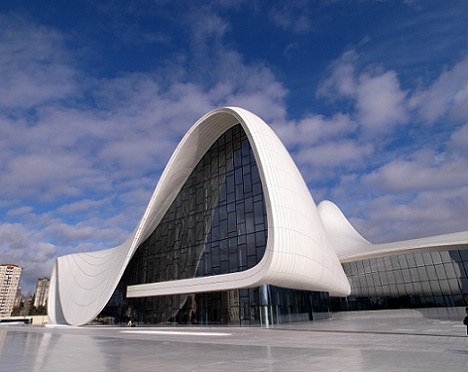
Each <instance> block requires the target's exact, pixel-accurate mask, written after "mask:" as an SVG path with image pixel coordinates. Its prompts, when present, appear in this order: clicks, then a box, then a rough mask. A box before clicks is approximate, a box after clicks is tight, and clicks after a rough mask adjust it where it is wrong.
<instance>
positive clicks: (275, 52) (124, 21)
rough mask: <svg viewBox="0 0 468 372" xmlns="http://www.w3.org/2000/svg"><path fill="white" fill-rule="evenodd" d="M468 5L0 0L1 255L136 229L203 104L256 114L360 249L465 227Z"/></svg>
mask: <svg viewBox="0 0 468 372" xmlns="http://www.w3.org/2000/svg"><path fill="white" fill-rule="evenodd" d="M467 15H468V2H466V1H465V0H448V1H443V2H442V1H431V0H428V1H426V0H425V1H418V0H407V1H396V0H395V1H370V0H369V1H364V0H362V1H358V0H355V1H352V0H348V1H326V0H323V1H320V0H315V1H243V0H237V1H198V0H195V1H100V2H92V1H63V2H56V1H54V2H52V1H41V2H37V1H21V0H19V1H3V2H1V3H0V262H1V263H7V262H8V263H15V264H18V265H21V266H23V268H24V274H23V284H22V285H23V288H24V289H26V290H28V289H32V288H33V285H34V283H35V281H36V279H37V278H38V277H40V276H48V275H50V271H51V268H52V264H53V261H54V259H55V258H56V257H58V256H61V255H64V254H67V253H71V252H80V251H89V250H98V249H104V248H110V247H114V246H116V245H118V244H120V243H121V242H123V241H124V240H125V238H126V237H127V236H128V234H129V232H130V231H132V230H133V228H134V227H135V225H136V224H137V222H138V220H139V218H140V217H141V215H142V213H143V211H144V208H145V207H146V205H147V203H148V201H149V198H150V195H151V193H152V191H153V190H154V187H155V186H156V183H157V181H158V179H159V176H160V174H161V172H162V170H163V169H164V166H165V164H166V162H167V160H168V159H169V157H170V155H171V154H172V151H173V150H174V149H175V147H176V145H177V144H178V142H179V141H180V139H181V138H182V136H183V135H184V134H185V132H186V131H187V130H188V128H189V127H190V126H191V125H192V124H193V123H194V122H195V121H196V120H197V119H198V118H199V117H201V116H202V115H203V114H205V113H206V112H208V111H209V110H211V109H213V108H216V107H220V106H225V105H232V106H240V107H243V108H246V109H248V110H251V111H252V112H254V113H256V114H257V115H259V116H260V117H262V118H263V119H264V120H265V121H266V122H267V123H268V124H269V125H271V127H272V128H273V129H274V130H275V131H276V133H277V134H278V136H279V137H280V138H281V139H282V141H283V142H284V143H285V145H286V146H287V148H288V149H289V150H290V152H291V154H292V155H293V157H294V160H295V161H296V163H297V165H298V167H299V169H300V171H301V172H302V174H303V177H304V179H305V180H306V182H307V184H308V185H309V187H310V190H311V193H312V195H313V197H314V199H315V201H316V202H317V203H318V202H320V201H321V200H323V199H329V200H332V201H333V202H335V203H336V204H337V205H338V206H339V207H340V208H341V209H342V210H343V212H344V213H345V215H346V216H347V217H348V218H349V219H350V220H351V222H352V223H353V224H354V226H355V227H356V228H357V229H358V231H359V232H360V233H361V234H363V235H364V237H366V238H367V239H368V240H370V241H372V242H376V243H377V242H386V241H395V240H402V239H411V238H417V237H421V236H429V235H436V234H443V233H449V232H456V231H463V230H468V208H467V206H468V53H467V51H468V21H467V19H468V18H467Z"/></svg>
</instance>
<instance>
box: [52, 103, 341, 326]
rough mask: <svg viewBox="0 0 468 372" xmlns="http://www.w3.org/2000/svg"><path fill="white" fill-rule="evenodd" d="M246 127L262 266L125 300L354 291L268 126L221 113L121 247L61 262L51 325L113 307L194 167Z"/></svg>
mask: <svg viewBox="0 0 468 372" xmlns="http://www.w3.org/2000/svg"><path fill="white" fill-rule="evenodd" d="M239 123H240V124H241V125H242V127H243V129H244V130H245V132H246V134H247V137H248V139H249V142H250V144H251V147H252V150H253V152H254V154H255V158H256V161H257V166H258V169H259V173H260V177H261V180H262V186H263V190H264V198H265V204H266V213H267V219H268V241H267V246H266V250H265V254H264V257H263V258H262V260H261V261H260V262H259V263H258V264H257V265H256V266H255V267H253V268H251V269H249V270H246V271H242V272H237V273H231V274H223V275H216V276H210V277H202V278H192V279H184V280H174V281H168V282H159V283H151V284H143V285H136V286H131V287H129V288H128V291H127V296H129V297H142V296H157V295H166V294H179V293H195V292H208V291H219V290H228V289H234V288H245V287H255V286H259V285H263V284H272V285H276V286H280V287H286V288H292V289H303V290H315V291H327V292H330V294H332V295H337V296H345V295H348V294H349V291H350V286H349V283H348V280H347V278H346V275H345V273H344V272H343V269H342V267H341V264H340V261H339V260H338V257H337V255H336V253H335V250H334V249H333V246H332V244H331V243H330V241H329V238H328V236H327V234H326V231H325V229H324V226H323V223H322V219H321V217H320V215H319V212H318V210H317V207H316V205H315V202H314V201H313V199H312V196H311V195H310V192H309V190H308V188H307V186H306V184H305V182H304V180H303V179H302V176H301V175H300V173H299V171H298V169H297V167H296V165H295V164H294V162H293V160H292V159H291V157H290V155H289V153H288V151H287V150H286V149H285V147H284V146H283V144H282V143H281V141H280V140H279V139H278V137H277V136H276V135H275V134H274V132H273V131H272V130H271V129H270V127H269V126H268V125H266V124H265V123H264V122H263V120H261V119H260V118H259V117H257V116H256V115H254V114H252V113H250V112H248V111H246V110H243V109H240V108H233V107H231V108H229V107H227V108H220V109H216V110H214V111H211V112H210V113H208V114H206V115H205V116H204V117H202V118H201V119H200V120H199V121H198V122H197V123H195V124H194V125H193V126H192V128H191V129H190V130H189V131H188V133H187V134H186V135H185V136H184V138H183V139H182V141H181V142H180V144H179V145H178V147H177V148H176V150H175V152H174V154H173V155H172V157H171V159H170V160H169V163H168V164H167V166H166V169H165V170H164V172H163V174H162V175H161V178H160V180H159V182H158V185H157V187H156V189H155V191H154V193H153V195H152V197H151V200H150V202H149V204H148V207H147V208H146V211H145V213H144V215H143V217H142V219H141V220H140V222H139V224H138V226H137V227H136V229H135V230H134V231H133V233H132V234H131V235H130V237H129V238H128V239H127V241H126V242H125V243H123V244H122V245H120V246H119V247H116V248H112V249H108V250H104V251H99V252H89V253H77V254H71V255H67V256H63V257H60V258H58V259H57V261H56V266H55V268H54V272H53V273H52V282H51V289H50V293H49V320H50V322H51V323H68V324H73V325H81V324H85V323H87V322H89V321H90V320H92V319H93V318H94V317H95V316H96V315H97V314H99V312H100V311H101V310H102V308H103V307H104V306H105V305H106V303H107V302H108V300H109V299H110V297H111V295H112V293H113V291H114V290H115V288H116V286H117V284H118V282H119V280H120V278H121V277H122V275H123V273H124V270H125V268H126V267H127V265H128V263H129V261H130V259H131V258H132V256H133V254H134V253H135V250H136V249H137V248H138V246H139V245H140V244H141V243H142V242H143V241H144V240H146V238H147V237H148V236H149V235H150V234H151V233H152V232H153V231H154V229H155V228H156V227H157V226H158V224H159V223H160V221H161V220H162V218H163V216H164V215H165V213H166V212H167V210H168V208H169V207H170V205H171V203H172V202H173V201H174V200H175V198H176V196H177V195H178V193H179V191H180V190H181V188H182V186H183V185H184V183H185V182H186V180H187V179H188V177H189V176H190V174H191V172H192V171H193V169H194V168H195V167H196V165H197V163H198V162H199V161H200V159H201V158H202V157H203V155H204V154H205V153H206V152H207V151H208V149H209V148H210V147H211V145H212V144H213V143H214V142H215V141H216V140H217V139H218V138H219V137H220V136H221V135H222V134H223V133H224V132H226V131H227V130H228V129H229V128H231V127H232V126H234V125H237V124H239Z"/></svg>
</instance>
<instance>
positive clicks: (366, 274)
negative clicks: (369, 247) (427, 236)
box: [335, 250, 468, 310]
mask: <svg viewBox="0 0 468 372" xmlns="http://www.w3.org/2000/svg"><path fill="white" fill-rule="evenodd" d="M343 268H344V270H345V273H346V275H347V276H348V280H349V281H350V284H351V293H352V296H350V297H348V301H347V302H346V307H348V308H349V309H351V310H367V309H389V308H418V307H451V306H465V305H467V304H468V279H467V273H468V250H451V251H434V252H424V253H409V254H403V255H398V256H390V257H380V258H373V259H368V260H361V261H355V262H349V263H344V264H343ZM335 304H336V302H335ZM343 305H344V303H343V302H341V303H340V306H339V307H341V308H343V307H345V306H343Z"/></svg>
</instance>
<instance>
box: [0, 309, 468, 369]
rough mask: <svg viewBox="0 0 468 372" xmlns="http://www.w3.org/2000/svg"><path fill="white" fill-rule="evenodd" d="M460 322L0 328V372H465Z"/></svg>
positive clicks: (401, 316)
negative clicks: (269, 325) (257, 326)
mask: <svg viewBox="0 0 468 372" xmlns="http://www.w3.org/2000/svg"><path fill="white" fill-rule="evenodd" d="M452 315H453V314H452ZM457 316H458V314H455V315H454V316H452V320H447V319H445V320H443V319H441V318H440V317H439V318H438V319H436V318H432V317H429V316H427V314H424V315H423V314H421V313H420V312H418V311H415V310H414V311H413V310H405V311H398V310H397V311H392V310H387V311H378V312H355V313H338V314H334V316H333V319H331V320H322V321H317V322H309V323H296V324H293V325H287V326H286V325H280V326H277V327H273V328H269V329H265V328H254V327H243V328H237V327H172V328H169V327H152V328H149V327H137V328H118V327H103V326H100V327H97V326H95V327H91V326H88V327H79V328H74V327H37V326H20V325H16V326H15V325H8V326H7V325H2V326H0V370H1V371H11V372H14V371H28V372H29V371H40V372H43V371H47V372H54V371H57V372H58V371H60V372H63V371H67V372H72V371H132V372H133V371H347V372H349V371H392V372H393V371H445V372H448V371H451V372H453V371H467V370H468V337H466V336H465V333H466V329H465V326H464V325H463V324H462V323H461V319H462V318H463V316H464V314H463V312H461V314H459V316H460V320H457V319H456V317H457Z"/></svg>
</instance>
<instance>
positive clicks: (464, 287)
mask: <svg viewBox="0 0 468 372" xmlns="http://www.w3.org/2000/svg"><path fill="white" fill-rule="evenodd" d="M467 272H468V232H461V233H453V234H447V235H440V236H435V237H429V238H421V239H414V240H409V241H402V242H395V243H386V244H371V243H370V242H368V241H367V240H365V239H364V238H363V237H362V236H361V235H359V233H357V231H356V230H355V229H354V228H353V227H352V226H351V224H350V223H349V222H348V220H347V219H346V218H345V217H344V215H343V214H342V213H341V211H340V210H339V209H338V207H337V206H336V205H335V204H333V203H332V202H330V201H323V202H321V203H320V204H319V205H318V206H317V205H316V204H315V202H314V200H313V198H312V196H311V194H310V192H309V190H308V188H307V186H306V184H305V182H304V180H303V179H302V176H301V174H300V173H299V171H298V169H297V167H296V165H295V164H294V161H293V160H292V158H291V156H290V155H289V153H288V151H287V150H286V148H285V147H284V145H283V144H282V143H281V141H280V140H279V139H278V137H277V136H276V135H275V133H274V132H273V131H272V130H271V129H270V127H269V126H268V125H267V124H265V123H264V122H263V121H262V120H261V119H260V118H259V117H257V116H256V115H254V114H252V113H250V112H248V111H246V110H244V109H240V108H235V107H227V108H220V109H216V110H214V111H211V112H209V113H208V114H206V115H205V116H203V117H202V118H201V119H200V120H199V121H198V122H196V123H195V124H194V125H193V126H192V128H191V129H190V130H189V131H188V133H187V134H186V135H185V137H184V138H183V139H182V141H181V142H180V144H179V145H178V147H177V148H176V150H175V152H174V154H173V155H172V157H171V159H170V160H169V163H168V164H167V166H166V169H165V170H164V172H163V174H162V175H161V178H160V180H159V182H158V184H157V187H156V189H155V191H154V193H153V195H152V197H151V200H150V201H149V204H148V206H147V208H146V210H145V212H144V214H143V217H142V218H141V220H140V222H139V223H138V225H137V227H136V228H135V230H134V231H133V232H132V234H131V235H130V236H129V237H128V239H127V240H126V241H125V242H124V243H123V244H122V245H120V246H118V247H116V248H112V249H107V250H104V251H98V252H89V253H76V254H70V255H67V256H63V257H60V258H58V259H57V260H56V263H55V267H54V269H53V272H52V275H51V283H50V291H49V300H48V316H49V322H50V323H51V324H71V325H83V324H86V323H90V322H92V321H101V322H112V323H121V322H127V321H128V320H129V319H132V320H134V321H136V322H138V323H140V324H179V323H196V324H228V325H269V324H277V323H284V322H292V321H299V320H312V319H318V318H320V317H328V316H329V314H330V311H331V309H334V310H340V309H379V308H397V307H398V308H401V307H407V308H408V307H409V308H418V307H454V306H464V305H465V304H466V301H467V300H468V279H467Z"/></svg>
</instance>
